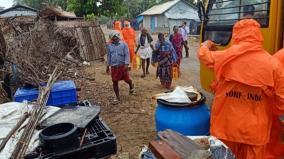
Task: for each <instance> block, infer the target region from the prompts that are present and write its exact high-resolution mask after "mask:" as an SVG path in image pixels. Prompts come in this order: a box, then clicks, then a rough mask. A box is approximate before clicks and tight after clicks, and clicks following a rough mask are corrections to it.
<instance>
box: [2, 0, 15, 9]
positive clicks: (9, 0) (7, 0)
mask: <svg viewBox="0 0 284 159" xmlns="http://www.w3.org/2000/svg"><path fill="white" fill-rule="evenodd" d="M12 5H13V0H0V6H1V7H5V8H9V7H11V6H12Z"/></svg>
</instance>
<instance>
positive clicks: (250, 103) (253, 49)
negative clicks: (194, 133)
mask: <svg viewBox="0 0 284 159" xmlns="http://www.w3.org/2000/svg"><path fill="white" fill-rule="evenodd" d="M262 42H263V37H262V34H261V32H260V25H259V24H258V23H257V22H256V21H255V20H253V19H245V20H241V21H239V22H237V23H236V24H235V25H234V27H233V33H232V45H231V47H229V48H228V49H226V50H223V51H210V49H209V48H208V45H207V46H206V44H207V43H203V44H202V46H201V47H200V50H199V59H200V61H201V62H202V63H203V64H205V65H206V66H207V67H208V68H209V69H211V70H213V71H214V74H215V81H214V82H213V84H212V85H211V86H212V90H213V92H214V93H215V97H214V101H213V105H212V109H211V128H210V131H211V134H212V135H213V136H216V137H217V138H219V139H221V140H222V141H224V143H225V144H227V145H228V146H229V147H230V148H231V149H232V151H233V152H234V154H235V155H236V157H237V159H262V158H263V157H264V155H265V145H266V144H267V143H268V142H269V138H270V130H271V121H272V111H275V112H279V113H283V112H284V72H283V71H284V70H283V69H282V66H281V64H280V63H279V62H278V61H277V60H276V59H275V58H273V57H272V56H271V55H270V54H268V53H267V52H266V51H265V50H264V49H263V48H262Z"/></svg>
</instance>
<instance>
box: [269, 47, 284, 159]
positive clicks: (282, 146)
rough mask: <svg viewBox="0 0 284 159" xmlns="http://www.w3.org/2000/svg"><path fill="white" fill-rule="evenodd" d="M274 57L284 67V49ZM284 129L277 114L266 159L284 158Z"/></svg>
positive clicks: (283, 124)
mask: <svg viewBox="0 0 284 159" xmlns="http://www.w3.org/2000/svg"><path fill="white" fill-rule="evenodd" d="M273 56H274V57H275V58H276V59H278V60H279V61H280V63H282V65H283V66H284V49H282V50H280V51H278V52H277V53H276V54H274V55H273ZM283 69H284V68H283ZM282 115H283V114H282ZM283 127H284V123H283V120H279V116H278V115H277V114H275V115H274V116H273V119H272V127H271V134H270V141H269V143H268V144H267V146H266V148H267V152H266V156H265V159H282V158H284V143H283V135H284V129H283ZM281 137H282V138H281ZM281 139H282V141H281Z"/></svg>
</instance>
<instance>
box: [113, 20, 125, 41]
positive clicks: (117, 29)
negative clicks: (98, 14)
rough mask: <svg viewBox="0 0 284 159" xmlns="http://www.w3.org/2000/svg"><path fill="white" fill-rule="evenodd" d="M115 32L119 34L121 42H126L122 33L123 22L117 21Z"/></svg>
mask: <svg viewBox="0 0 284 159" xmlns="http://www.w3.org/2000/svg"><path fill="white" fill-rule="evenodd" d="M114 30H116V31H118V32H119V34H120V40H124V37H123V33H122V28H121V22H120V21H115V22H114Z"/></svg>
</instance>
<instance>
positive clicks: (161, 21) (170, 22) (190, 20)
mask: <svg viewBox="0 0 284 159" xmlns="http://www.w3.org/2000/svg"><path fill="white" fill-rule="evenodd" d="M140 16H143V27H145V28H146V29H148V30H149V31H151V32H172V29H173V26H175V25H177V26H180V25H181V24H182V22H183V21H186V22H187V24H188V25H190V30H191V33H195V32H196V31H197V27H198V25H199V22H200V20H199V17H198V9H197V7H196V6H194V5H193V4H191V3H188V2H186V1H184V0H172V1H169V2H165V3H162V4H159V5H155V6H153V7H152V8H150V9H148V10H146V11H145V12H143V13H141V14H140Z"/></svg>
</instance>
